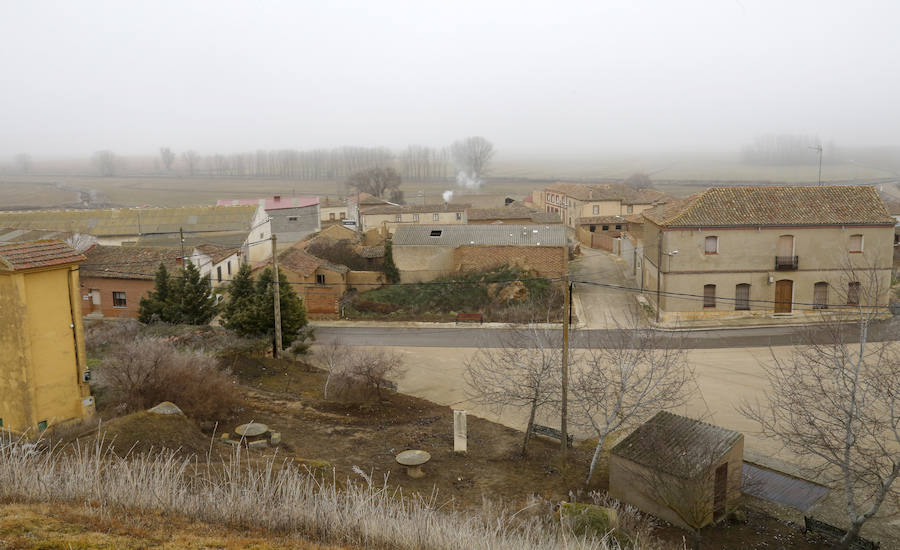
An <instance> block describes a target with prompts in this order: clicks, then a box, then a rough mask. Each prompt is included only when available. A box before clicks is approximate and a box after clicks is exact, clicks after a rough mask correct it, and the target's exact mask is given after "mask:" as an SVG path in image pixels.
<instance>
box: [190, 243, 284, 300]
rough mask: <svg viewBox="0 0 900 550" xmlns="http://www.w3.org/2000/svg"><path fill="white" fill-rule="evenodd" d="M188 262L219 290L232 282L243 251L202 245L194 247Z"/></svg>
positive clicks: (214, 245)
mask: <svg viewBox="0 0 900 550" xmlns="http://www.w3.org/2000/svg"><path fill="white" fill-rule="evenodd" d="M279 238H280V237H279ZM187 260H188V261H189V262H191V263H192V264H194V266H195V267H196V268H197V270H198V271H200V276H202V277H207V278H208V279H209V282H210V286H211V287H212V288H219V287H220V286H222V285H227V284H228V282H229V281H231V275H232V274H233V273H235V272H237V270H238V269H239V268H240V266H241V250H240V249H239V248H233V247H228V246H219V245H216V244H201V245H198V246H195V247H194V250H193V251H192V252H191V255H190V256H189V257H188V258H187Z"/></svg>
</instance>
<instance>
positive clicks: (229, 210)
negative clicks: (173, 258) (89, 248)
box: [0, 206, 259, 237]
mask: <svg viewBox="0 0 900 550" xmlns="http://www.w3.org/2000/svg"><path fill="white" fill-rule="evenodd" d="M258 208H259V207H258V206H183V207H176V208H106V209H98V210H23V211H16V212H0V226H2V227H15V228H19V229H45V230H54V231H72V232H78V233H87V234H89V235H95V236H98V237H100V236H113V235H147V234H159V233H169V234H176V233H178V231H179V229H182V228H183V229H184V231H185V233H188V232H190V233H197V232H208V231H240V232H243V233H245V234H246V233H247V232H249V231H250V225H251V223H252V221H253V217H254V216H255V215H256V211H257V209H258Z"/></svg>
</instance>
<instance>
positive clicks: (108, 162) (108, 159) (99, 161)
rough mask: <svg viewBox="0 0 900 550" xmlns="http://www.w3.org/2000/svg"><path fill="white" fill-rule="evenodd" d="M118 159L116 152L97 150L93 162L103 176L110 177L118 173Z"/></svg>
mask: <svg viewBox="0 0 900 550" xmlns="http://www.w3.org/2000/svg"><path fill="white" fill-rule="evenodd" d="M117 161H118V159H117V158H116V155H115V153H113V152H112V151H109V150H103V151H97V152H96V153H94V157H93V164H94V167H95V168H96V169H97V171H98V172H99V173H100V175H101V176H103V177H109V176H112V175H114V174H115V173H116V164H117Z"/></svg>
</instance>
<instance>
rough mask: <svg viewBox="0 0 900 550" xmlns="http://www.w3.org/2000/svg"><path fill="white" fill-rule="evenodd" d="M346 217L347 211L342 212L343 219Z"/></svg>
mask: <svg viewBox="0 0 900 550" xmlns="http://www.w3.org/2000/svg"><path fill="white" fill-rule="evenodd" d="M346 217H347V213H346V212H341V219H342V220H343V219H344V218H346Z"/></svg>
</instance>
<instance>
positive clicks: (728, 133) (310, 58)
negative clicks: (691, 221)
mask: <svg viewBox="0 0 900 550" xmlns="http://www.w3.org/2000/svg"><path fill="white" fill-rule="evenodd" d="M898 20H900V3H898V2H891V1H884V2H861V1H859V2H857V1H854V2H847V1H840V2H821V1H818V2H812V1H811V2H799V1H787V2H786V1H783V0H780V1H773V2H756V1H753V0H710V1H708V2H698V1H684V0H661V1H655V2H653V1H626V0H621V1H616V2H613V1H601V0H589V1H585V2H559V1H554V2H550V1H546V2H521V1H509V2H506V1H504V2H499V1H488V0H480V1H477V0H476V1H471V2H469V1H458V0H453V1H445V2H427V1H422V0H412V1H386V0H379V1H377V2H376V1H370V2H343V1H334V2H329V1H324V2H323V1H315V2H313V1H307V2H300V1H295V2H272V1H266V2H262V1H254V2H249V1H248V2H223V1H221V0H216V1H209V2H188V1H184V2H183V1H176V2H122V1H110V2H88V1H84V0H78V1H76V2H69V1H66V2H42V1H38V0H28V1H21V2H20V1H15V0H0V158H9V156H10V155H13V154H15V153H19V152H23V151H24V152H30V153H32V154H35V155H83V154H89V153H91V152H93V151H95V150H98V149H105V148H108V149H112V150H114V151H116V152H117V153H120V154H148V155H153V154H155V153H156V151H157V150H158V148H159V147H160V146H162V145H167V146H171V147H172V148H174V149H175V150H177V151H181V150H184V149H187V148H193V149H196V150H198V151H200V152H202V153H209V152H222V153H227V152H236V151H250V150H255V149H258V148H266V149H268V148H299V149H304V148H313V147H331V146H338V145H344V144H348V145H384V146H389V147H402V146H405V145H406V144H409V143H420V144H424V145H443V144H446V143H448V142H450V141H452V140H453V139H455V138H458V137H462V136H466V135H483V136H486V137H488V138H489V139H491V140H492V141H493V142H494V143H495V145H496V147H497V149H498V150H500V151H503V152H507V153H508V152H522V153H527V152H535V151H550V152H559V153H565V152H570V151H576V152H596V151H626V150H632V149H633V150H642V151H718V150H736V149H738V148H739V147H740V146H741V145H743V144H744V143H747V142H750V141H752V139H753V137H754V136H756V135H758V134H766V133H774V132H786V133H799V134H817V135H819V136H821V137H822V138H823V139H824V140H829V139H833V140H835V141H836V142H838V143H839V144H841V145H847V146H854V145H898V144H900V110H898V108H897V102H898V98H900V85H898V84H900V82H898V81H900V70H898V69H900V39H898V38H897V35H896V32H897V24H898Z"/></svg>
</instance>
